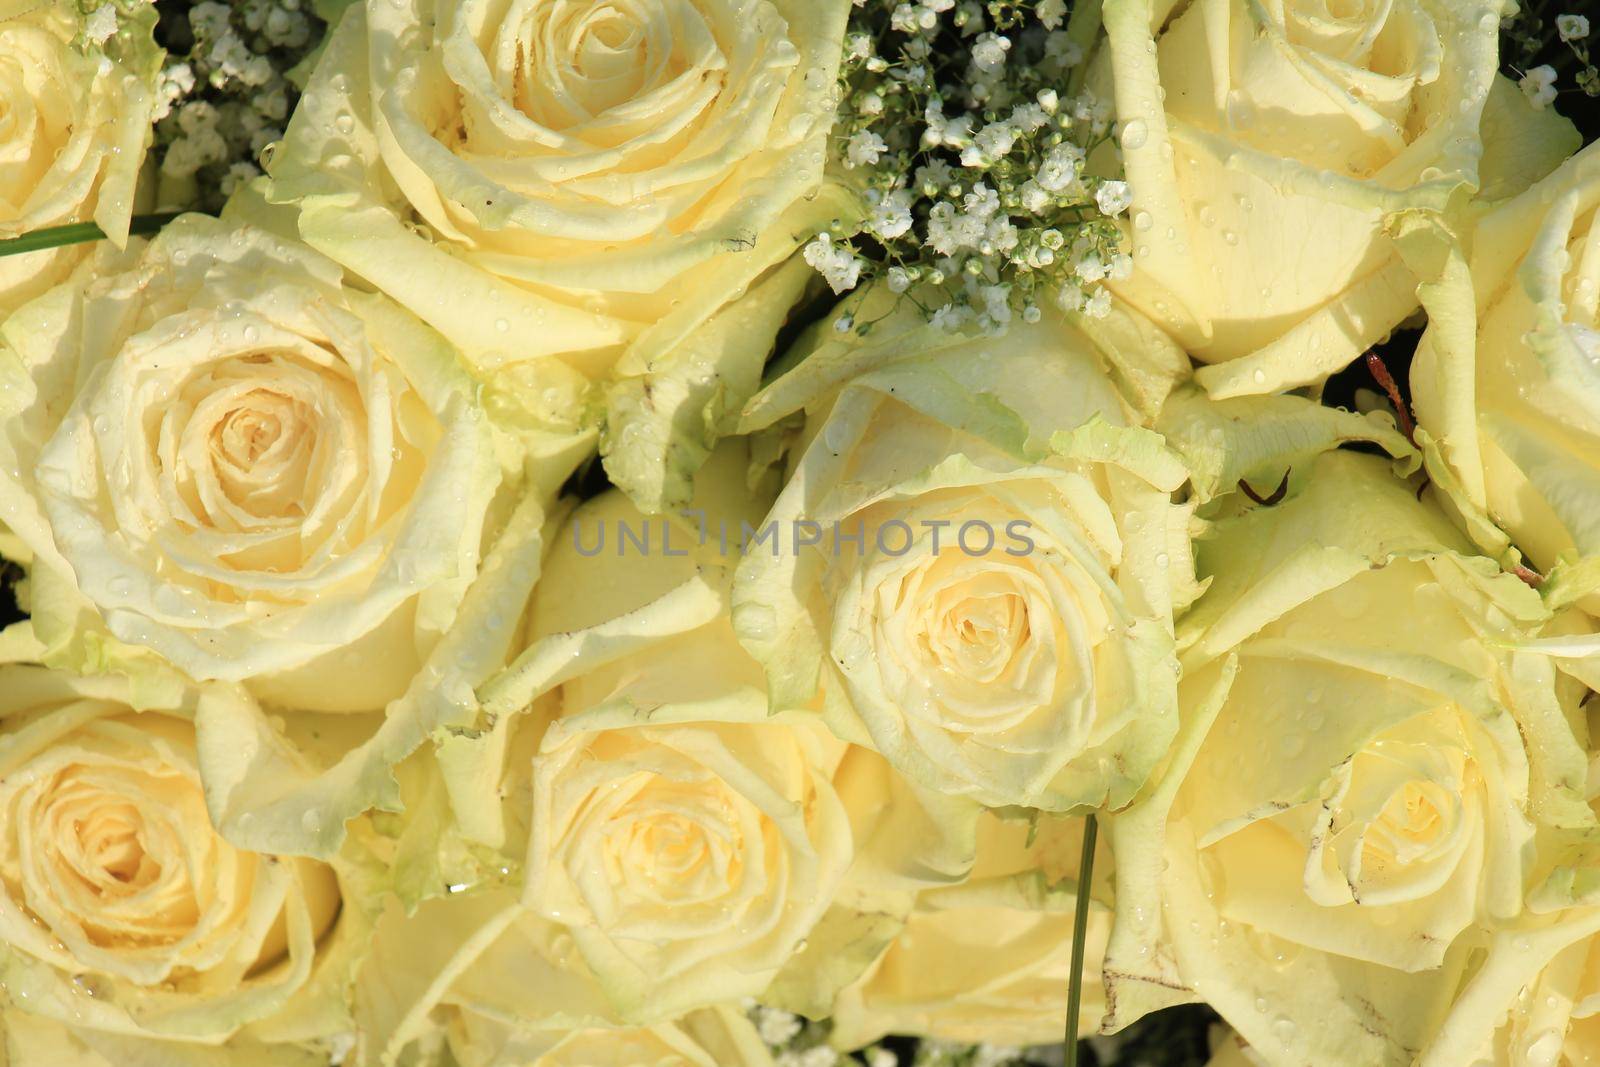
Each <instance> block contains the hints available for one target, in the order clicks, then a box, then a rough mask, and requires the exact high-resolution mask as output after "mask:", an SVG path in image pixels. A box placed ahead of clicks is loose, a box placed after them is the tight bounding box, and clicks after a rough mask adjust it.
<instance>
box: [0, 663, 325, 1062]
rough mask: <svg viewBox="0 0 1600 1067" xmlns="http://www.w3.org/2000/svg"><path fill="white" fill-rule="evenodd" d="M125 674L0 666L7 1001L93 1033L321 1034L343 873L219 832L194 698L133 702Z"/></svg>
mask: <svg viewBox="0 0 1600 1067" xmlns="http://www.w3.org/2000/svg"><path fill="white" fill-rule="evenodd" d="M128 691H129V687H128V686H127V685H126V684H125V683H124V682H123V681H121V680H118V679H110V678H97V679H84V678H77V677H73V676H70V675H67V674H63V673H60V672H56V671H52V670H49V669H46V668H42V667H30V666H18V665H8V666H4V667H0V938H3V940H4V943H5V947H4V949H3V950H0V986H3V987H4V990H5V994H6V998H7V1000H8V1002H9V1005H10V1008H11V1009H12V1010H14V1011H17V1012H22V1013H28V1014H35V1015H39V1016H44V1017H47V1018H52V1019H55V1020H57V1021H58V1022H62V1023H65V1024H67V1025H68V1027H69V1028H71V1029H73V1030H76V1031H81V1032H86V1033H91V1034H92V1033H101V1032H103V1033H105V1034H110V1035H122V1036H124V1037H126V1036H138V1037H143V1038H162V1039H167V1040H173V1041H183V1042H203V1043H207V1044H216V1043H219V1042H222V1041H224V1040H226V1039H229V1038H230V1037H232V1036H233V1035H235V1034H242V1035H243V1036H244V1037H245V1038H247V1039H256V1038H265V1037H267V1035H269V1034H272V1033H278V1034H282V1033H285V1032H292V1031H295V1030H297V1029H298V1030H300V1035H301V1036H304V1037H313V1036H316V1033H315V1029H314V1026H315V1023H314V1020H315V1019H317V1018H318V1015H319V1012H324V1011H325V1008H324V1007H323V1006H319V1005H318V1004H317V1003H316V999H317V998H318V997H321V996H326V995H327V994H328V993H329V992H334V991H337V989H338V987H337V985H336V984H333V983H337V982H338V981H339V977H338V965H337V964H334V963H330V962H329V961H328V959H327V955H328V953H327V952H326V951H323V950H325V949H327V948H328V947H329V945H338V946H339V947H338V949H337V950H336V954H337V955H341V956H344V955H347V954H348V951H349V949H350V948H351V946H350V944H349V941H348V939H347V938H344V937H342V935H339V934H337V933H335V934H329V930H330V928H331V927H333V925H334V921H335V918H336V916H337V915H338V913H339V909H340V895H341V894H340V884H339V879H338V878H336V876H335V874H334V871H333V869H331V868H330V867H328V866H327V865H324V864H322V863H317V862H313V861H311V860H305V859H291V858H282V857H276V856H268V855H259V854H256V853H253V852H246V851H243V850H241V849H238V848H235V847H234V846H232V845H230V844H229V843H228V842H227V841H225V840H224V839H223V838H222V837H221V836H219V835H218V834H217V832H216V831H215V829H213V827H212V824H211V821H210V818H209V817H208V815H207V811H206V796H205V791H204V787H203V784H202V782H201V778H200V774H199V769H198V761H197V756H196V752H195V737H194V728H193V725H192V721H191V720H192V717H193V715H194V712H195V707H194V701H195V699H196V698H195V697H194V696H193V695H190V696H189V697H188V698H187V701H186V704H185V705H184V706H180V707H176V708H172V709H167V710H148V711H142V712H135V711H134V710H132V709H131V708H130V707H129V705H128V702H127V700H128ZM198 699H199V700H201V701H204V700H206V699H207V697H206V696H205V695H200V696H199V697H198ZM355 921H356V919H355V915H354V913H353V912H352V914H351V915H350V916H349V919H348V922H355ZM319 940H321V942H322V943H321V945H320V946H319ZM324 1017H325V1016H324ZM300 1028H309V1029H300ZM269 1039H270V1038H269ZM19 1062H29V1061H27V1060H23V1061H19ZM219 1062H225V1061H219Z"/></svg>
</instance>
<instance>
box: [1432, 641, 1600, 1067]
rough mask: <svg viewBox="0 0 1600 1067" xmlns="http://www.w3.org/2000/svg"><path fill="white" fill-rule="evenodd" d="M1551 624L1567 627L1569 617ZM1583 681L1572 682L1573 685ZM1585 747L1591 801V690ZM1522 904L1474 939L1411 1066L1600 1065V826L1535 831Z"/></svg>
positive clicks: (1582, 723)
mask: <svg viewBox="0 0 1600 1067" xmlns="http://www.w3.org/2000/svg"><path fill="white" fill-rule="evenodd" d="M1558 623H1566V624H1569V625H1563V626H1561V627H1560V628H1562V629H1570V628H1571V625H1570V623H1571V619H1570V617H1569V618H1568V619H1564V620H1558ZM1582 688H1583V687H1582V686H1579V689H1580V691H1582ZM1577 724H1578V725H1579V727H1580V733H1581V734H1582V735H1583V736H1584V738H1585V742H1586V747H1587V748H1588V749H1589V750H1590V766H1591V773H1590V776H1589V786H1588V790H1587V793H1588V796H1589V802H1590V805H1591V806H1592V807H1600V776H1596V775H1595V774H1594V773H1593V768H1594V767H1595V766H1596V765H1597V764H1600V752H1597V746H1596V742H1595V739H1596V738H1597V737H1600V733H1597V732H1596V728H1597V727H1600V693H1594V692H1590V693H1589V694H1588V700H1587V702H1586V714H1580V716H1579V717H1578V718H1577ZM1536 862H1537V866H1536V873H1535V875H1534V877H1533V878H1532V879H1530V881H1529V885H1530V887H1531V891H1530V892H1529V894H1528V908H1527V911H1526V912H1525V913H1524V914H1523V915H1522V916H1520V917H1519V918H1518V919H1517V920H1516V921H1515V922H1513V923H1509V924H1506V925H1505V926H1504V927H1502V928H1500V929H1497V930H1495V931H1493V932H1488V931H1486V932H1485V933H1484V935H1483V936H1482V938H1481V950H1480V955H1481V962H1480V963H1479V964H1478V966H1477V967H1476V969H1475V970H1474V971H1473V973H1472V975H1471V977H1470V978H1469V980H1468V981H1467V982H1466V983H1465V984H1464V985H1463V986H1462V988H1461V989H1460V991H1459V993H1458V994H1457V996H1456V999H1455V1002H1454V1003H1453V1004H1451V1005H1450V1009H1449V1012H1448V1014H1446V1015H1445V1016H1444V1018H1443V1019H1442V1020H1441V1022H1440V1023H1439V1025H1438V1027H1437V1032H1436V1033H1435V1034H1434V1035H1433V1036H1432V1038H1431V1040H1430V1041H1429V1042H1428V1044H1427V1046H1426V1048H1425V1049H1424V1051H1423V1054H1422V1055H1421V1056H1420V1057H1419V1058H1418V1061H1417V1062H1418V1064H1419V1067H1451V1065H1454V1064H1458V1063H1471V1064H1474V1065H1476V1064H1480V1063H1481V1064H1501V1063H1507V1064H1516V1065H1517V1067H1594V1065H1596V1064H1600V832H1597V831H1596V830H1595V829H1594V828H1593V827H1588V828H1580V829H1577V830H1562V831H1547V832H1546V833H1544V834H1543V835H1541V839H1540V842H1539V856H1538V860H1537V861H1536Z"/></svg>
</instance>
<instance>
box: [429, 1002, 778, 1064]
mask: <svg viewBox="0 0 1600 1067" xmlns="http://www.w3.org/2000/svg"><path fill="white" fill-rule="evenodd" d="M446 1025H447V1027H448V1033H449V1047H450V1053H451V1055H453V1056H454V1057H455V1059H456V1062H457V1063H459V1064H460V1065H461V1067H641V1065H648V1067H771V1064H772V1055H771V1053H769V1052H768V1051H767V1046H766V1043H765V1042H764V1041H762V1040H761V1036H760V1035H759V1034H758V1033H756V1029H755V1026H754V1025H753V1024H752V1023H751V1022H750V1020H749V1019H747V1018H746V1017H745V1016H744V1013H743V1012H741V1011H739V1009H737V1008H734V1007H729V1006H726V1005H721V1006H718V1007H713V1008H701V1009H700V1010H698V1011H692V1012H689V1013H688V1014H687V1015H685V1016H683V1017H682V1018H680V1019H677V1020H674V1021H672V1022H666V1023H657V1024H656V1025H654V1026H645V1027H638V1028H635V1029H621V1030H611V1029H576V1030H551V1031H545V1032H537V1031H535V1032H531V1033H530V1032H524V1031H515V1030H511V1029H510V1028H508V1027H506V1026H505V1025H504V1024H503V1023H501V1022H500V1021H499V1020H497V1019H493V1018H490V1017H487V1016H481V1015H474V1014H472V1013H470V1012H467V1011H462V1012H458V1013H456V1014H453V1015H451V1016H450V1017H449V1020H448V1022H447V1024H446Z"/></svg>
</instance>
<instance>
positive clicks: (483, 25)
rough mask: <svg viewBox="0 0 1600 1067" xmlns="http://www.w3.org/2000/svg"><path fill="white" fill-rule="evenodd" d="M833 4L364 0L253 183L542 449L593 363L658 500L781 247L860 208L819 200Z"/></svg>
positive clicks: (760, 330) (768, 284)
mask: <svg viewBox="0 0 1600 1067" xmlns="http://www.w3.org/2000/svg"><path fill="white" fill-rule="evenodd" d="M848 10H849V4H848V3H846V2H845V0H756V2H746V0H667V2H651V3H639V2H633V0H629V2H617V3H606V4H600V5H590V6H585V7H575V6H573V5H570V4H562V3H525V4H518V5H514V6H511V7H507V6H506V5H504V4H499V3H495V2H493V0H466V2H463V3H442V2H438V0H405V2H402V3H391V2H390V0H366V2H364V3H360V4H356V5H353V6H352V7H351V8H349V9H348V10H347V12H346V14H345V16H344V18H343V20H342V21H341V22H340V24H339V26H338V28H337V29H336V30H335V31H334V33H333V34H332V36H331V39H330V42H329V45H328V47H327V50H326V52H324V54H323V56H322V58H321V60H320V61H319V63H318V65H317V69H316V71H315V73H314V74H313V76H312V78H311V80H310V83H309V85H308V87H307V93H306V96H305V98H304V100H303V101H302V102H301V105H300V107H299V108H298V109H297V111H296V114H295V117H294V119H293V121H292V122H291V124H290V127H289V130H288V133H287V136H286V137H285V139H284V142H283V145H282V148H281V150H280V151H279V152H278V153H277V155H276V156H275V157H274V158H273V160H272V164H271V166H270V168H269V170H270V172H271V174H272V177H273V192H272V196H273V198H274V199H275V200H278V201H280V202H288V203H293V204H295V205H297V207H298V208H299V210H300V223H299V224H300V229H301V232H302V234H303V235H304V237H305V239H306V240H307V241H309V242H310V243H311V244H312V245H314V246H315V247H317V248H319V249H321V250H322V251H324V252H326V253H328V254H329V255H331V256H333V258H335V259H337V260H339V261H340V262H342V263H344V264H345V265H346V266H348V267H350V268H351V269H352V270H353V271H354V272H356V273H358V274H360V275H362V276H363V277H365V278H366V279H368V280H369V281H370V282H372V283H373V284H374V285H376V286H377V287H378V288H379V289H381V290H383V291H384V292H386V293H387V294H389V295H390V296H391V297H393V298H394V299H395V300H397V301H398V302H399V303H400V304H402V305H403V306H405V307H406V308H408V309H410V310H411V311H412V312H414V313H415V314H416V315H418V316H419V317H421V318H422V319H424V320H426V321H427V322H428V323H430V324H431V325H432V326H434V327H435V328H436V329H438V330H439V331H440V332H441V333H443V334H444V335H445V336H446V337H448V338H449V339H450V340H451V341H452V342H453V343H454V344H456V345H457V346H458V347H459V348H460V349H461V351H462V352H463V353H464V354H465V356H466V358H467V360H468V361H469V363H470V364H471V365H472V366H473V367H474V369H475V370H477V371H480V372H482V373H483V374H484V375H485V376H486V377H488V378H490V379H491V381H492V382H493V384H494V386H495V392H496V396H497V397H498V398H499V399H500V400H501V401H502V402H503V403H504V404H505V407H506V410H507V413H508V417H509V418H512V419H513V420H515V421H516V422H518V423H519V424H520V425H522V426H523V427H524V429H526V430H528V431H529V432H530V433H531V434H532V435H533V436H535V437H538V438H539V439H540V440H541V442H542V443H541V447H548V448H551V449H556V450H562V449H564V446H563V445H562V444H561V443H560V439H561V437H562V436H563V435H571V434H574V433H582V432H586V431H588V430H589V429H591V428H592V426H591V425H589V424H588V423H586V422H584V421H583V420H582V419H581V418H580V417H579V416H580V415H581V414H582V413H583V412H584V410H585V401H586V400H587V399H588V391H589V389H590V387H591V385H598V384H599V383H602V382H604V381H605V380H606V379H608V378H609V379H611V380H612V381H613V382H614V383H615V385H614V388H612V389H610V390H609V391H608V392H609V395H608V396H602V397H599V398H597V399H601V400H604V401H606V402H607V403H609V405H610V406H611V410H610V412H609V418H608V424H607V427H606V437H605V440H604V442H603V447H604V450H605V451H606V452H607V453H608V464H607V466H608V469H609V470H610V471H611V473H612V476H613V478H614V479H615V480H617V481H618V482H619V483H621V484H623V485H624V486H625V488H627V489H628V490H629V491H630V492H632V493H634V494H636V495H638V496H639V497H640V498H641V499H643V500H645V501H646V506H647V509H649V510H656V509H658V508H659V507H661V506H662V501H663V499H665V500H666V502H667V503H670V504H681V503H682V502H683V500H684V499H685V498H686V497H687V495H688V491H687V487H686V485H685V482H686V480H687V476H688V474H689V473H691V472H692V471H693V469H694V468H695V467H698V465H699V463H700V462H702V461H703V460H704V457H705V452H706V451H707V450H708V449H709V442H707V441H705V440H703V439H702V438H703V436H704V434H705V427H704V426H703V425H700V426H696V425H695V420H696V419H697V418H701V417H702V416H703V415H704V414H705V412H706V409H707V405H708V404H712V405H717V404H731V406H733V407H735V408H736V407H737V404H738V403H739V402H740V401H741V400H742V399H743V397H742V396H734V397H732V398H731V400H730V398H729V397H726V396H722V395H720V392H721V391H724V390H728V389H741V390H742V391H743V392H744V395H748V393H749V391H751V390H753V389H754V388H755V385H756V384H757V381H758V379H759V374H760V367H761V362H762V360H763V359H764V357H765V356H766V354H767V352H768V351H769V350H770V347H771V343H772V340H773V336H774V335H775V333H776V331H777V330H778V328H779V327H780V326H781V325H782V322H783V318H784V316H785V314H786V312H787V310H788V308H789V307H790V306H792V305H793V304H794V303H795V301H796V300H798V298H799V297H800V295H801V293H802V292H803V290H804V287H805V284H806V282H807V280H808V277H809V272H808V271H807V270H806V268H805V267H804V266H803V264H801V263H800V260H799V257H798V256H795V255H793V254H794V253H795V252H796V251H797V250H798V248H799V247H800V245H801V244H803V243H804V242H805V241H806V240H807V239H809V238H810V237H811V236H812V235H813V234H815V233H816V232H817V230H818V229H819V228H823V227H826V226H827V225H828V223H829V222H830V221H831V220H832V219H833V218H834V217H835V216H838V215H840V214H842V213H849V212H854V211H857V210H859V206H857V205H850V204H847V203H845V202H844V199H843V198H840V197H836V196H834V195H832V194H829V195H823V196H818V195H817V194H818V191H819V190H820V189H822V187H823V185H822V168H823V164H824V159H825V154H826V147H827V134H828V126H829V122H830V117H831V114H832V104H831V101H830V94H832V93H833V92H834V91H835V79H836V73H837V70H838V66H839V60H840V55H841V49H842V41H843V35H844V25H845V18H846V14H847V12H848ZM785 261H789V263H790V266H789V267H787V268H786V267H784V266H783V264H784V263H785ZM746 290H749V291H750V298H749V300H748V301H745V300H742V299H741V298H742V297H743V295H744V294H745V292H746ZM724 312H727V313H729V314H732V315H733V316H734V318H735V319H736V320H737V321H735V322H732V323H730V322H729V321H727V320H726V319H725V318H724ZM702 327H705V330H704V331H702ZM613 372H614V373H613ZM658 387H661V388H659V389H658ZM685 394H686V395H685ZM546 435H553V436H554V438H555V440H554V441H551V440H547V439H546ZM685 441H688V442H691V444H690V445H689V447H688V450H687V452H688V454H686V453H685V452H684V446H683V444H682V442H685ZM567 454H569V455H570V453H567Z"/></svg>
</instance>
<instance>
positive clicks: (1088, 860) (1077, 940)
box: [1066, 812, 1099, 1067]
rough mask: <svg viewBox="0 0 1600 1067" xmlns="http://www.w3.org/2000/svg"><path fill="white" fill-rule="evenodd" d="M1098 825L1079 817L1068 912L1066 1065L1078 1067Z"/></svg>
mask: <svg viewBox="0 0 1600 1067" xmlns="http://www.w3.org/2000/svg"><path fill="white" fill-rule="evenodd" d="M1097 836H1099V826H1098V824H1096V822H1095V820H1094V814H1093V813H1092V812H1091V813H1090V814H1088V815H1085V816H1084V817H1083V853H1082V855H1081V857H1080V858H1079V860H1078V899H1077V908H1076V910H1075V911H1074V912H1073V916H1072V978H1071V980H1070V982H1069V984H1068V986H1067V1059H1066V1067H1078V1013H1079V1009H1080V1008H1081V1006H1082V1002H1083V942H1084V940H1085V938H1086V935H1087V934H1088V931H1089V886H1090V884H1091V879H1092V878H1093V876H1094V842H1095V838H1096V837H1097Z"/></svg>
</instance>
